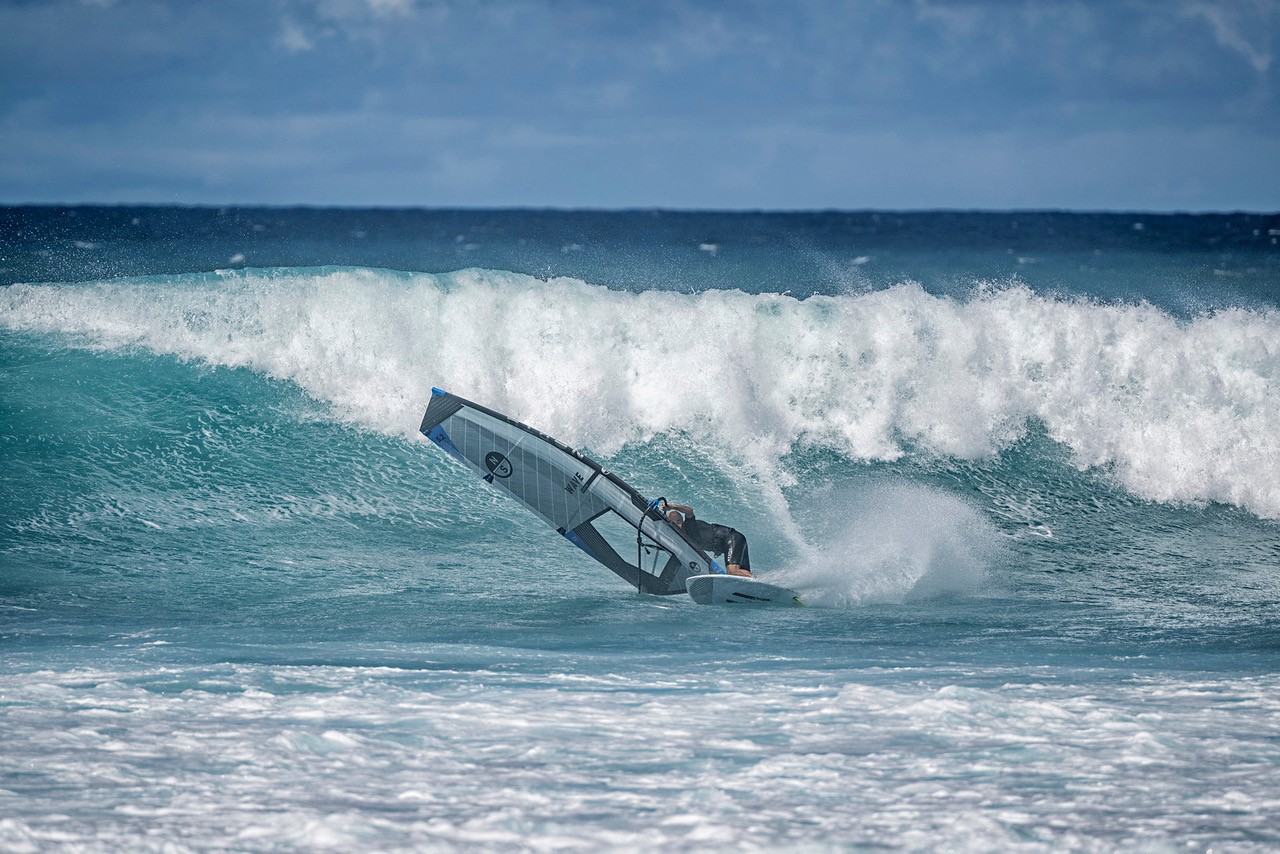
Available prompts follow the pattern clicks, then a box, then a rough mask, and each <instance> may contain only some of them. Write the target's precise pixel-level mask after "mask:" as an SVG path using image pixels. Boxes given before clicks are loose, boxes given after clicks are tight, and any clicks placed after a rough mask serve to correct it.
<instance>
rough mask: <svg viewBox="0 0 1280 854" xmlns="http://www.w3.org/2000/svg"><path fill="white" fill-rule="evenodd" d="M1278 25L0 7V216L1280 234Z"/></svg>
mask: <svg viewBox="0 0 1280 854" xmlns="http://www.w3.org/2000/svg"><path fill="white" fill-rule="evenodd" d="M1278 50H1280V0H1074V2H1073V1H1072V0H1064V1H1063V2H1047V0H1037V1H1036V2H1029V1H1028V0H1021V2H1019V0H844V2H837V0H736V2H712V0H685V2H671V1H670V0H632V2H616V3H614V2H602V0H595V2H587V0H493V2H486V1H485V0H208V2H197V0H186V2H177V0H0V203H10V204H15V203H30V202H39V203H80V202H102V203H163V204H174V203H178V204H219V205H221V204H269V205H339V206H397V207H398V206H414V207H419V206H422V207H560V208H584V207H585V208H648V207H660V208H701V209H774V210H777V209H784V210H792V209H828V208H838V209H868V208H876V209H920V208H950V209H996V210H1006V209H1019V208H1041V209H1044V208H1048V209H1066V210H1152V211H1164V210H1191V211H1204V210H1251V211H1277V210H1280V62H1278V61H1277V56H1276V52H1277V51H1278Z"/></svg>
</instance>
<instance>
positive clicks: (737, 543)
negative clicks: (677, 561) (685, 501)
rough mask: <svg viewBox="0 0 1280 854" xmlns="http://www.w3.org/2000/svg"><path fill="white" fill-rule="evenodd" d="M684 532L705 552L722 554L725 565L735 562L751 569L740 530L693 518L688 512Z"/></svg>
mask: <svg viewBox="0 0 1280 854" xmlns="http://www.w3.org/2000/svg"><path fill="white" fill-rule="evenodd" d="M684 532H685V533H686V534H688V535H689V539H691V540H693V542H694V543H695V544H696V545H697V546H698V548H700V549H702V550H703V551H704V552H706V553H707V554H713V555H724V562H725V564H726V565H729V566H732V565H734V564H737V565H738V566H740V567H742V568H743V569H745V570H748V571H750V570H751V557H750V556H749V555H748V554H747V538H746V537H744V536H743V535H742V532H741V531H738V530H736V529H734V528H730V527H729V526H728V525H717V524H715V523H714V522H704V521H702V520H701V519H695V518H693V514H692V513H690V514H688V515H687V517H686V518H685V520H684Z"/></svg>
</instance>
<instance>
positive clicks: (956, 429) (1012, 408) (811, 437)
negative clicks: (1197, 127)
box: [0, 269, 1280, 518]
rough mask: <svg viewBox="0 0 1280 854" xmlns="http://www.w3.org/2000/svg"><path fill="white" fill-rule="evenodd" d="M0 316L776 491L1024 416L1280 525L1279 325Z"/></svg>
mask: <svg viewBox="0 0 1280 854" xmlns="http://www.w3.org/2000/svg"><path fill="white" fill-rule="evenodd" d="M0 325H2V326H3V327H4V328H7V329H10V330H26V331H35V332H46V333H62V334H68V335H72V336H75V337H77V338H79V339H80V340H82V341H84V342H87V343H89V344H91V345H93V346H103V347H110V348H119V347H129V346H139V347H144V348H146V349H148V350H151V351H154V352H157V353H165V354H172V355H175V356H178V357H180V358H184V359H198V360H201V361H204V362H207V363H209V364H212V365H226V366H237V367H238V366H243V367H249V368H252V369H254V370H257V371H261V372H264V373H266V374H269V375H271V376H273V377H278V378H282V379H287V380H290V381H293V382H295V383H297V384H298V385H299V386H301V387H302V388H303V389H305V390H306V391H307V392H308V393H310V394H312V395H314V396H315V397H317V398H320V399H322V400H325V401H328V402H329V403H331V404H332V405H333V406H334V407H335V408H336V410H337V411H338V412H339V413H341V414H342V416H344V417H346V418H349V419H351V420H353V421H355V422H357V423H360V424H362V425H365V426H367V427H370V428H373V429H376V430H379V431H382V432H385V433H389V434H404V433H412V432H413V430H414V429H415V428H416V426H417V423H418V420H419V418H420V417H421V412H422V408H423V406H424V404H425V402H426V400H427V398H428V397H429V395H430V389H431V387H432V386H433V385H438V386H441V387H444V388H448V389H450V390H451V391H455V392H457V393H459V394H461V395H463V396H466V397H470V398H473V399H475V400H477V401H480V402H484V403H485V404H487V405H490V406H493V407H495V408H497V409H500V410H503V411H506V412H508V413H510V414H511V415H513V416H514V417H516V418H519V419H521V420H525V421H528V422H530V423H532V424H534V425H535V426H537V427H539V428H540V429H543V430H545V431H547V432H549V433H551V434H553V435H557V436H559V437H561V438H563V439H564V440H566V441H568V442H570V443H572V444H575V445H578V446H584V447H589V448H592V449H594V450H596V451H598V452H600V453H604V454H610V453H613V452H614V451H616V450H617V449H618V448H620V447H621V446H623V445H624V444H627V443H630V442H637V441H644V440H647V439H649V438H650V437H652V436H654V435H656V434H658V433H664V432H680V433H684V434H686V435H688V436H689V437H690V438H692V439H693V440H694V441H695V442H696V443H698V445H699V446H700V447H703V448H706V449H709V450H710V451H711V452H712V453H728V454H730V455H732V456H736V457H738V458H739V459H746V460H747V461H749V462H751V463H752V464H753V465H754V466H755V467H756V470H757V471H759V472H769V473H770V474H771V476H779V477H781V478H783V479H784V480H785V477H786V473H785V471H784V470H783V469H782V467H781V465H780V460H782V458H783V457H784V456H785V455H786V454H787V453H788V451H789V450H790V449H791V448H793V447H794V446H795V445H796V444H809V445H814V446H820V447H826V448H831V449H834V450H836V451H838V452H839V453H841V454H844V455H847V456H848V457H850V458H852V459H856V460H892V459H895V458H898V457H900V456H902V455H903V454H906V453H910V452H913V451H922V452H925V453H930V454H938V455H944V456H950V457H959V458H978V457H983V456H987V455H991V454H995V453H998V452H999V451H1000V450H1001V449H1003V448H1006V447H1008V446H1009V445H1010V444H1012V443H1014V442H1016V441H1018V439H1020V438H1021V437H1022V436H1023V435H1024V434H1025V432H1026V430H1027V429H1028V425H1029V424H1030V423H1032V422H1039V423H1041V424H1043V425H1044V428H1045V430H1046V431H1047V433H1048V435H1049V436H1050V437H1051V438H1052V439H1054V440H1055V441H1057V442H1059V443H1061V444H1063V445H1064V446H1066V447H1068V448H1069V449H1070V450H1071V452H1072V455H1073V459H1074V461H1075V463H1076V464H1077V465H1078V466H1080V467H1081V468H1088V467H1096V468H1102V469H1105V470H1107V471H1109V472H1110V473H1111V474H1112V475H1113V476H1114V478H1115V479H1116V480H1117V481H1118V482H1119V483H1120V484H1122V485H1123V486H1124V487H1125V488H1126V489H1128V490H1129V491H1131V492H1132V493H1134V494H1136V495H1138V496H1140V497H1143V498H1146V499H1150V500H1156V501H1166V502H1211V501H1214V502H1223V503H1227V504H1233V505H1236V506H1239V507H1243V508H1246V509H1248V510H1250V511H1251V512H1253V513H1255V514H1257V515H1259V516H1262V517H1266V518H1280V444H1278V443H1277V441H1276V438H1275V428H1276V426H1277V425H1278V424H1280V394H1277V393H1276V391H1275V390H1276V387H1277V385H1276V383H1277V380H1280V317H1278V316H1277V314H1276V313H1275V312H1274V311H1256V310H1246V309H1229V310H1225V311H1220V312H1217V313H1214V314H1211V315H1204V316H1202V317H1199V318H1196V319H1193V320H1190V321H1178V320H1176V319H1174V318H1173V317H1171V316H1170V315H1168V314H1166V313H1164V312H1162V311H1160V310H1159V309H1156V308H1154V307H1152V306H1149V305H1113V304H1098V303H1094V302H1088V301H1084V300H1063V299H1056V298H1053V297H1049V296H1044V295H1039V294H1035V293H1032V292H1031V291H1030V290H1028V289H1025V288H1020V287H1013V288H1007V289H998V290H989V291H984V292H982V293H979V294H978V295H976V296H974V297H972V298H970V299H967V300H958V299H954V298H950V297H939V296H932V295H930V294H928V293H926V292H925V291H924V290H923V289H921V288H920V287H918V286H916V285H913V284H909V283H908V284H903V285H900V286H897V287H893V288H890V289H887V290H882V291H876V292H872V293H865V294H859V295H851V296H839V297H823V296H816V297H810V298H808V299H804V300H799V299H795V298H793V297H790V296H787V295H784V294H759V295H750V294H745V293H742V292H739V291H708V292H705V293H700V294H678V293H670V292H657V291H650V292H643V293H630V292H624V291H614V290H609V289H606V288H603V287H598V286H594V285H590V284H587V283H585V282H581V281H577V280H571V279H553V280H550V281H543V280H539V279H536V278H532V277H529V276H524V275H518V274H514V273H506V272H498V271H486V270H463V271H460V272H456V273H451V274H447V275H436V276H433V275H425V274H412V275H410V274H400V273H392V272H387V271H376V270H354V269H326V270H279V271H262V270H259V271H245V272H240V273H234V274H231V273H225V274H208V275H199V276H180V277H174V278H172V279H168V280H117V281H112V282H104V283H98V284H92V285H13V286H10V287H8V288H5V289H3V290H0ZM723 449H728V451H724V450H723Z"/></svg>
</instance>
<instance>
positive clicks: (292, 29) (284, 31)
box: [280, 18, 315, 53]
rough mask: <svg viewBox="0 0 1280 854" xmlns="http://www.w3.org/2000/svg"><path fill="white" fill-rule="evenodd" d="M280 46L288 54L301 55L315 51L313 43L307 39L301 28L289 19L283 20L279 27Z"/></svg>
mask: <svg viewBox="0 0 1280 854" xmlns="http://www.w3.org/2000/svg"><path fill="white" fill-rule="evenodd" d="M280 46H281V47H283V48H284V49H285V50H286V51H288V52H289V53H302V52H303V51H307V50H314V49H315V43H314V42H312V41H311V39H310V38H308V37H307V34H306V32H305V31H304V30H303V29H302V27H300V26H298V24H297V22H296V21H293V20H291V19H289V18H285V19H284V21H282V22H281V25H280Z"/></svg>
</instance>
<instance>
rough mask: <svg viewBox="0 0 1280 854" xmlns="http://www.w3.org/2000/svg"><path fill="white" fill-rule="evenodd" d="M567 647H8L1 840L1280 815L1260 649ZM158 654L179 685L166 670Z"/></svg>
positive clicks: (1139, 823)
mask: <svg viewBox="0 0 1280 854" xmlns="http://www.w3.org/2000/svg"><path fill="white" fill-rule="evenodd" d="M420 652H421V654H422V655H423V656H424V657H426V658H427V659H429V660H436V658H437V656H436V654H437V653H441V652H446V653H447V650H445V649H444V648H441V647H436V648H433V649H422V650H420ZM482 654H483V655H485V656H486V657H490V656H495V655H496V656H499V657H500V656H502V655H503V653H502V652H500V651H496V650H485V651H483V653H482ZM543 655H544V657H545V656H546V655H548V653H544V654H543ZM570 658H571V659H572V660H571V661H566V662H565V664H566V666H567V667H570V668H578V669H588V668H596V672H597V673H600V675H599V676H597V677H596V678H592V679H584V678H582V676H581V675H578V676H576V677H569V676H562V675H559V674H557V673H553V672H531V671H528V670H527V669H524V668H521V667H516V668H515V669H514V671H513V672H505V671H504V670H502V669H498V670H481V671H477V670H476V669H475V667H474V662H472V663H471V665H467V666H463V667H460V668H459V669H456V670H455V669H451V668H449V667H443V666H441V667H438V668H437V669H431V670H412V669H411V670H399V669H396V668H392V667H388V668H379V667H342V666H333V665H310V666H288V665H278V666H272V665H262V664H237V665H231V664H223V665H213V666H205V667H190V666H183V665H166V666H164V667H163V668H154V667H153V668H151V669H145V668H124V669H117V670H97V669H95V670H75V669H73V670H68V671H67V672H64V673H51V672H48V671H45V672H37V673H21V674H12V673H5V674H2V675H0V692H3V695H4V697H5V700H6V702H5V704H4V706H3V707H0V723H2V724H3V726H4V731H5V733H6V735H7V737H8V739H9V743H8V744H7V745H6V750H5V751H3V752H0V780H7V781H13V783H12V785H13V790H11V791H5V790H0V803H2V804H3V805H4V814H3V818H2V819H0V848H3V849H4V850H6V851H44V850H49V849H52V848H65V849H67V850H77V851H79V850H87V851H123V850H129V851H169V850H187V849H186V848H185V847H183V846H189V847H190V850H210V849H212V850H224V849H232V850H245V851H267V850H278V849H280V848H288V849H305V850H317V849H321V848H326V847H332V848H338V849H341V850H354V849H360V850H424V849H427V850H455V849H467V850H470V849H474V848H476V847H479V848H483V849H485V850H521V851H525V850H533V851H547V850H563V849H574V850H604V849H607V850H615V849H621V850H646V851H647V850H654V851H705V850H707V848H708V847H712V848H717V849H733V850H740V849H752V850H775V849H779V848H782V849H796V848H802V849H803V848H809V847H814V848H815V850H826V849H828V848H830V847H832V846H838V847H842V848H843V847H853V848H862V847H866V848H889V847H903V848H908V849H918V850H932V849H936V848H938V847H945V848H947V849H949V850H957V851H968V850H973V851H988V850H992V849H1000V850H1027V851H1059V850H1063V849H1070V850H1098V851H1101V850H1115V849H1122V850H1129V849H1134V848H1137V849H1140V850H1164V848H1165V847H1168V848H1169V849H1170V850H1172V847H1173V846H1175V845H1177V846H1182V847H1194V848H1195V849H1197V850H1206V849H1209V848H1213V849H1217V848H1219V847H1221V846H1226V848H1227V849H1229V850H1248V849H1249V847H1250V846H1257V847H1259V848H1270V847H1273V846H1274V845H1275V843H1276V841H1277V838H1278V837H1277V830H1276V827H1275V822H1274V816H1275V811H1276V809H1277V808H1278V807H1280V801H1278V800H1277V799H1276V795H1275V792H1276V791H1277V786H1280V770H1278V769H1280V764H1278V763H1277V761H1276V760H1277V758H1278V757H1277V753H1278V748H1277V723H1276V721H1277V716H1276V715H1277V711H1278V710H1277V700H1276V697H1277V687H1278V685H1277V680H1276V678H1275V677H1274V676H1261V677H1254V678H1243V677H1236V678H1231V677H1213V678H1205V679H1203V680H1188V679H1187V678H1186V677H1185V676H1182V675H1180V674H1161V675H1157V676H1150V677H1130V678H1123V679H1117V680H1115V681H1108V682H1105V683H1101V684H1099V683H1088V684H1086V685H1081V684H1077V683H1075V682H1073V681H1072V679H1071V678H1070V676H1069V675H1067V674H1063V676H1062V678H1054V679H1046V678H1045V677H1044V674H1043V673H1042V672H1038V671H1037V670H1036V669H1035V668H1031V669H1029V670H1016V669H1015V670H1010V669H1008V668H1004V669H995V670H985V671H981V672H980V673H979V674H978V675H979V678H978V679H977V680H976V681H978V682H980V683H983V682H989V683H990V687H985V688H983V687H969V686H966V685H962V684H956V683H955V682H954V681H951V680H952V679H954V678H955V677H956V676H957V674H956V673H955V672H954V671H953V670H949V669H948V668H945V667H944V668H942V669H939V670H931V669H929V668H924V667H916V668H913V669H912V671H911V677H910V678H905V679H902V680H899V681H896V682H893V683H892V684H883V673H882V672H880V668H878V667H874V666H872V667H866V668H864V669H858V668H856V667H852V668H849V669H844V670H842V669H838V668H827V669H822V670H816V671H805V670H788V671H776V670H771V671H765V672H758V673H752V674H750V675H751V678H750V679H749V680H746V681H744V682H739V681H737V680H735V679H734V678H733V674H734V673H736V671H732V670H731V671H720V670H718V669H717V668H706V667H702V668H700V667H690V668H688V669H687V670H686V671H679V672H674V673H670V674H666V675H665V676H664V688H663V690H660V691H655V690H654V686H653V683H652V675H651V674H646V673H645V672H644V671H640V672H639V673H637V674H631V675H618V674H609V673H603V672H602V671H601V668H602V666H603V665H605V664H607V662H601V661H597V660H592V659H591V658H590V656H587V655H583V654H581V653H575V654H574V655H573V656H571V657H570ZM502 663H503V664H504V665H507V666H510V665H511V664H512V663H513V662H512V661H511V660H510V659H507V660H505V661H503V662H502ZM1091 672H1092V673H1094V674H1096V673H1097V672H1098V671H1097V670H1096V669H1093V670H1091ZM984 677H985V678H984ZM170 680H176V682H177V683H179V684H182V685H184V686H185V687H184V688H183V690H181V691H178V690H164V687H165V686H166V685H168V684H170ZM157 687H159V688H161V690H156V688H157ZM229 688H231V690H228V689H229ZM1206 698H1211V699H1212V700H1214V702H1206ZM100 712H108V713H109V715H107V716H105V717H104V716H102V715H101V714H98V713H100ZM51 805H53V806H52V807H51ZM174 840H179V841H180V842H179V843H175V842H174Z"/></svg>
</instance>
